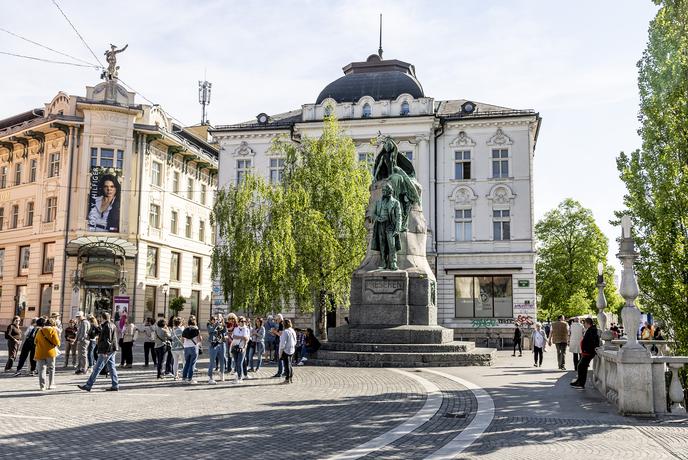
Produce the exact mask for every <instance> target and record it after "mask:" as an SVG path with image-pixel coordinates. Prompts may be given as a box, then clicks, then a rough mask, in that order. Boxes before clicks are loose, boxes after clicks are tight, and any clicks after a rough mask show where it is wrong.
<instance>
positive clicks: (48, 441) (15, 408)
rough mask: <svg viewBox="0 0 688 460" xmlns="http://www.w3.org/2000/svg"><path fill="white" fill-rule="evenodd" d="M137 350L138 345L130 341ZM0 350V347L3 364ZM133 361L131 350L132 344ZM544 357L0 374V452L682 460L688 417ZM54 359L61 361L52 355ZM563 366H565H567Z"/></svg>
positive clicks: (686, 452) (12, 455) (687, 445)
mask: <svg viewBox="0 0 688 460" xmlns="http://www.w3.org/2000/svg"><path fill="white" fill-rule="evenodd" d="M139 351H140V350H139ZM5 356H6V353H5V351H4V350H3V352H2V353H0V363H4V361H5ZM136 357H137V358H139V362H140V361H141V360H140V353H137V356H136ZM555 358H556V357H555V356H554V353H551V352H549V353H546V357H545V365H544V367H543V368H535V367H533V365H532V358H531V355H530V354H529V353H526V354H524V356H523V357H520V358H519V357H512V356H511V354H510V353H508V352H499V353H498V357H497V360H496V363H495V365H494V366H492V367H471V368H437V369H432V368H423V369H369V368H368V369H366V368H350V369H347V368H332V367H327V368H321V367H314V366H303V367H296V368H295V376H294V383H293V384H291V385H281V384H280V382H281V379H276V378H271V376H272V375H273V374H274V372H275V367H274V365H270V366H267V367H265V368H264V369H262V370H261V371H260V372H259V373H257V374H255V378H254V379H252V380H249V381H246V382H244V383H243V384H234V383H232V382H225V383H219V384H218V385H216V386H210V385H207V384H206V383H205V382H206V380H207V379H206V373H205V371H206V369H207V368H206V366H207V361H202V362H201V365H200V366H199V370H202V371H203V372H201V374H200V375H199V377H198V381H199V383H198V384H197V385H183V384H181V383H179V382H175V381H173V380H171V379H168V380H163V381H156V379H155V370H154V368H153V367H150V368H145V367H143V366H142V365H140V364H138V365H134V368H133V369H123V370H121V371H120V372H119V374H120V385H121V391H120V392H117V393H114V392H105V391H104V389H105V388H107V387H108V386H109V379H106V378H105V377H101V379H100V380H98V382H97V383H96V385H95V386H94V388H93V391H92V392H90V393H86V392H83V391H80V390H79V389H77V387H76V385H77V384H78V383H83V382H84V381H85V380H86V378H84V377H83V376H77V375H74V373H73V371H72V370H62V369H61V368H60V371H59V372H58V375H57V385H58V387H57V389H55V390H52V391H45V392H41V391H39V390H38V382H37V378H36V377H12V376H11V374H2V376H1V378H0V399H1V402H0V453H2V455H1V457H2V458H8V459H15V460H19V459H24V458H27V459H29V458H30V459H35V458H50V459H52V458H72V459H74V458H86V457H94V458H99V459H109V458H113V459H115V458H117V459H128V458H142V456H143V457H146V458H164V457H165V458H170V457H176V458H188V459H206V458H228V456H231V455H234V454H236V452H237V451H240V452H242V458H246V459H253V458H256V459H263V458H269V457H270V456H276V457H278V458H313V459H326V458H339V459H345V458H376V459H425V458H431V459H440V458H461V459H472V458H480V459H527V458H528V459H530V458H533V459H539V460H543V459H551V458H557V459H580V458H587V457H589V456H592V455H602V454H605V455H606V456H607V457H608V458H611V457H614V458H624V459H625V458H629V459H630V458H652V459H665V458H667V459H669V458H688V421H687V420H686V418H685V417H684V418H672V417H668V418H662V419H646V420H644V419H636V418H628V417H621V416H619V415H617V414H616V413H615V411H614V409H613V408H612V407H611V406H610V405H609V404H608V403H607V402H606V401H605V400H603V399H602V398H601V396H600V395H599V394H598V393H597V392H596V391H594V390H592V389H586V390H583V391H580V390H575V389H573V388H570V387H569V385H568V383H569V381H570V380H571V379H572V378H573V373H572V372H562V371H558V370H555V368H556V363H555ZM60 364H61V363H60ZM569 365H570V363H569Z"/></svg>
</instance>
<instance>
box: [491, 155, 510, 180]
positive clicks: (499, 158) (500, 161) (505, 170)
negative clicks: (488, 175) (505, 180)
mask: <svg viewBox="0 0 688 460" xmlns="http://www.w3.org/2000/svg"><path fill="white" fill-rule="evenodd" d="M492 177H509V150H508V149H492Z"/></svg>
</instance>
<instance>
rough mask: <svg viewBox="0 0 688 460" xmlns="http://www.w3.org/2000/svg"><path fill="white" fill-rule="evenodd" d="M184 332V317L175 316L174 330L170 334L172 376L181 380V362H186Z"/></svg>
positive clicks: (173, 321)
mask: <svg viewBox="0 0 688 460" xmlns="http://www.w3.org/2000/svg"><path fill="white" fill-rule="evenodd" d="M183 333H184V329H183V328H182V319H181V318H179V317H175V318H174V319H173V320H172V330H171V331H170V335H171V336H172V339H171V342H172V347H171V353H172V376H173V377H174V379H175V380H179V363H182V365H183V364H184V340H183V338H182V334H183Z"/></svg>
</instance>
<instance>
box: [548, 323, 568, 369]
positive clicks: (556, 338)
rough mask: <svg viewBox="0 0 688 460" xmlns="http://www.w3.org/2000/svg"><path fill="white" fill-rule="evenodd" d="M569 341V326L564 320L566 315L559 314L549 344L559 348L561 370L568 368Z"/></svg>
mask: <svg viewBox="0 0 688 460" xmlns="http://www.w3.org/2000/svg"><path fill="white" fill-rule="evenodd" d="M568 341H569V326H568V324H566V321H564V315H559V317H558V318H557V320H556V321H555V322H554V323H553V324H552V333H551V334H550V335H549V344H550V345H552V344H554V346H555V347H556V349H557V365H558V366H559V370H562V371H565V370H566V344H567V343H568Z"/></svg>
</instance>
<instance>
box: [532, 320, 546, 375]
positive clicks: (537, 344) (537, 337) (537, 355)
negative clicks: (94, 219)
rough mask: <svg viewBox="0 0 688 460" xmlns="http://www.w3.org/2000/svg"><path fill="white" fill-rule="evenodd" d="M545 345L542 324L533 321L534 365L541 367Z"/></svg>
mask: <svg viewBox="0 0 688 460" xmlns="http://www.w3.org/2000/svg"><path fill="white" fill-rule="evenodd" d="M546 346H547V336H546V335H545V332H544V331H543V330H542V324H540V323H535V330H534V331H533V358H534V359H535V367H542V352H543V351H545V347H546Z"/></svg>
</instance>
